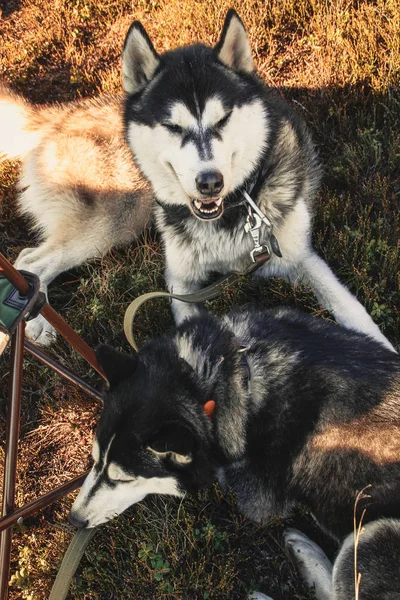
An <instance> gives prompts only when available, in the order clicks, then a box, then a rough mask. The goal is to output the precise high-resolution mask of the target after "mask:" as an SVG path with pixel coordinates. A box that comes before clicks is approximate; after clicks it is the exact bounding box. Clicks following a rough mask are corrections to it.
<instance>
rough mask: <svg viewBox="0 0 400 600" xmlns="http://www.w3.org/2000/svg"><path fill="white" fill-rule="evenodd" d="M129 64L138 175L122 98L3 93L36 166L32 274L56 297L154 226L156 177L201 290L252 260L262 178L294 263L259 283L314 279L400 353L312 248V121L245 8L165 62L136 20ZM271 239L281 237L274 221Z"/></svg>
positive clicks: (174, 247) (1, 99) (267, 271)
mask: <svg viewBox="0 0 400 600" xmlns="http://www.w3.org/2000/svg"><path fill="white" fill-rule="evenodd" d="M122 63H123V65H122V75H123V85H124V89H125V94H126V95H125V99H124V101H123V105H124V115H125V116H124V120H125V134H126V139H127V141H128V144H129V146H130V148H131V150H132V152H133V155H134V157H135V160H136V164H137V167H136V166H135V164H134V162H133V161H132V158H131V156H130V155H129V151H128V149H127V148H126V146H125V144H124V140H123V125H122V120H121V102H122V101H121V99H120V98H113V97H103V98H101V99H99V100H87V101H83V102H78V103H72V104H69V105H66V106H57V107H53V108H51V107H44V108H42V107H33V106H31V105H29V104H27V103H26V102H25V101H24V100H23V99H22V98H20V97H19V96H16V95H14V94H12V93H11V92H10V91H9V90H7V89H6V88H2V89H1V91H0V131H1V134H0V135H1V141H0V153H1V152H3V153H5V154H8V155H9V156H13V157H16V156H18V157H21V158H23V161H24V162H23V171H22V177H21V182H20V187H21V190H22V191H21V195H20V201H19V202H20V207H21V208H22V210H23V211H24V212H25V213H27V214H29V215H30V216H32V217H33V220H34V224H35V226H36V227H37V229H38V230H39V231H41V232H42V234H43V242H42V244H41V245H40V246H39V248H35V249H33V248H29V249H26V250H24V251H23V253H21V255H20V257H19V259H18V261H17V266H18V268H25V269H27V270H31V271H33V272H35V273H37V274H38V275H39V276H40V277H41V279H42V283H43V288H44V289H46V288H47V285H48V284H49V283H50V281H51V280H52V279H53V278H54V277H55V276H56V275H57V274H58V273H60V272H61V271H63V270H65V269H68V268H70V267H72V266H74V265H78V264H81V263H82V262H83V261H85V260H87V259H89V258H90V257H92V256H97V255H99V254H103V253H104V252H106V251H107V250H108V249H109V248H111V247H112V246H115V245H119V244H124V243H129V241H130V240H131V239H132V238H133V237H134V236H135V234H136V232H138V231H140V230H141V229H142V227H143V226H144V224H145V222H146V221H147V219H148V217H149V212H150V205H151V194H150V192H149V188H148V184H146V183H145V179H146V180H147V181H148V182H149V183H150V184H151V186H152V188H153V190H154V192H155V195H156V197H157V201H158V207H157V210H156V220H157V224H158V228H159V230H160V232H161V235H162V239H163V243H164V247H165V256H166V279H167V284H168V287H169V289H170V290H172V289H173V291H174V292H176V293H180V294H184V293H189V292H193V291H194V290H195V289H197V288H199V287H200V286H202V285H203V284H204V283H205V282H206V280H207V278H208V276H209V275H210V273H211V272H212V271H218V272H220V273H226V272H227V271H230V270H241V269H243V268H245V267H247V266H248V265H249V262H250V251H251V250H252V248H253V243H252V238H251V236H250V234H249V233H246V232H245V231H244V226H245V223H246V217H247V210H246V207H245V205H244V200H243V191H245V190H250V188H251V182H253V183H255V187H254V189H253V190H252V191H251V194H252V197H253V199H254V200H255V202H256V203H257V204H258V206H259V207H260V209H261V210H262V211H263V212H264V213H265V214H266V215H267V217H268V219H269V220H270V222H271V223H272V225H273V228H274V234H275V235H276V237H277V239H278V242H279V244H280V248H281V251H282V255H283V256H282V258H278V257H277V256H275V255H273V256H272V257H271V259H270V260H269V262H268V263H266V264H265V265H264V267H263V268H262V269H260V270H259V271H258V275H259V276H261V277H269V276H280V277H285V278H288V279H290V280H291V281H292V282H298V281H304V282H305V283H308V284H310V285H311V287H312V288H313V290H314V292H315V294H316V296H317V298H318V299H319V301H320V302H321V303H322V304H323V306H324V307H325V308H327V309H329V310H331V311H332V312H333V314H334V316H335V318H336V320H337V321H338V322H339V323H341V324H343V325H345V326H346V327H349V328H351V329H354V330H357V331H361V332H364V333H366V334H368V335H370V336H371V337H373V338H375V339H377V340H378V341H380V342H381V343H382V344H383V345H385V346H387V347H388V348H391V349H392V350H393V347H392V346H391V344H390V342H389V341H388V340H387V339H386V338H385V337H384V336H383V335H382V333H381V332H380V330H379V328H378V327H377V325H376V324H375V323H374V322H373V321H372V319H371V318H370V316H369V315H368V314H367V312H366V311H365V309H364V308H363V307H362V306H361V305H360V303H359V302H358V301H357V299H356V298H355V297H354V296H353V295H352V294H351V293H350V292H349V291H348V290H347V289H346V288H345V287H344V286H343V285H342V284H341V283H340V282H339V281H338V280H337V279H336V277H335V276H334V275H333V273H332V272H331V270H330V269H329V267H328V266H327V265H326V263H325V262H324V261H323V260H322V259H321V258H320V257H319V256H317V254H316V253H315V251H314V250H313V248H312V246H311V219H312V211H313V209H312V206H313V202H314V197H315V193H316V190H317V187H318V183H319V178H320V169H319V165H318V161H317V158H316V154H315V150H314V146H313V144H312V141H311V139H310V136H309V133H308V131H307V129H306V127H305V125H304V123H303V122H302V120H301V119H300V118H299V117H298V116H297V115H296V114H295V113H294V112H293V110H292V109H291V107H290V106H289V105H288V104H287V103H286V102H285V101H284V100H283V99H282V98H281V97H280V96H279V95H278V94H277V92H276V91H274V90H272V89H270V88H267V87H266V86H265V85H264V84H263V83H262V82H261V80H260V79H259V77H258V76H257V74H256V72H255V67H254V63H253V60H252V57H251V49H250V45H249V42H248V39H247V35H246V31H245V28H244V26H243V24H242V22H241V20H240V19H239V17H238V15H237V14H236V13H235V11H233V10H230V11H229V12H228V14H227V17H226V20H225V24H224V27H223V30H222V33H221V37H220V40H219V42H218V43H217V45H216V46H215V48H210V47H207V46H205V45H202V44H197V45H194V46H188V47H184V48H180V49H176V50H172V51H170V52H166V53H165V54H162V55H159V54H158V53H157V51H156V50H155V48H154V46H153V44H152V42H151V40H150V39H149V37H148V35H147V33H146V31H145V30H144V28H143V26H142V25H141V24H140V23H138V22H134V23H133V24H132V26H131V28H130V29H129V32H128V34H127V37H126V40H125V44H124V50H123V56H122ZM5 131H7V134H4V132H5ZM138 168H139V169H140V171H141V173H142V175H143V176H144V178H142V177H140V175H139V171H138ZM260 232H261V242H267V241H268V229H267V228H266V226H265V225H263V226H262V228H261V230H260ZM173 310H174V313H175V317H176V320H177V322H181V321H182V320H183V319H184V318H185V317H186V316H189V315H191V314H193V312H194V311H195V310H196V309H195V308H194V307H190V306H189V305H184V304H182V303H178V302H173ZM27 332H28V334H29V335H30V336H31V337H32V338H33V339H35V340H36V342H37V343H41V344H46V343H48V342H49V341H50V340H51V338H50V336H49V334H50V333H51V330H50V329H49V326H48V324H46V322H45V321H44V320H43V319H42V320H41V319H40V317H39V319H37V320H34V321H31V322H30V323H28V328H27Z"/></svg>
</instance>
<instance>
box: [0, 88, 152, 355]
mask: <svg viewBox="0 0 400 600" xmlns="http://www.w3.org/2000/svg"><path fill="white" fill-rule="evenodd" d="M0 132H1V133H0V156H1V155H2V154H3V155H6V156H8V157H10V158H20V159H22V160H23V165H22V174H21V177H20V180H19V190H20V192H19V197H18V202H19V208H20V210H21V211H22V213H24V214H27V215H29V216H30V217H31V220H32V223H33V226H34V228H35V229H36V230H37V231H38V233H39V234H40V236H41V238H42V242H41V244H40V245H39V246H38V247H37V248H25V249H24V250H23V251H22V252H21V254H20V255H19V257H18V260H17V263H16V266H17V267H18V268H19V269H26V270H27V271H32V272H34V273H36V274H37V275H39V277H40V279H41V285H42V290H43V291H45V292H47V286H48V284H49V283H50V282H51V281H52V280H53V279H54V278H55V277H56V276H57V275H58V274H59V273H61V272H63V271H65V270H67V269H70V268H72V267H74V266H77V265H80V264H82V263H83V262H84V261H85V260H88V259H90V258H93V257H96V256H101V255H103V254H105V253H106V252H108V251H109V250H110V249H111V248H112V247H113V246H121V245H125V244H128V243H129V242H131V241H132V240H133V239H134V238H135V237H136V236H137V234H138V233H139V232H140V231H141V230H142V229H143V228H144V227H145V225H146V223H147V222H148V221H149V219H150V214H151V208H152V202H153V195H152V193H151V190H150V188H149V186H148V185H147V183H146V182H145V181H144V179H143V178H142V177H141V175H140V173H139V171H138V169H137V167H136V165H135V163H134V161H133V159H132V155H131V153H130V151H129V149H128V148H127V146H126V144H125V141H124V136H123V119H122V97H113V96H104V97H103V98H100V99H94V100H91V99H90V100H83V101H79V102H72V103H69V104H61V105H57V106H32V105H30V104H28V103H27V102H25V100H24V99H23V98H21V97H20V96H18V95H17V94H14V93H13V92H12V91H11V90H10V89H8V88H7V87H5V86H0ZM27 333H28V335H29V337H31V338H32V339H33V340H34V341H36V342H37V343H39V344H42V345H46V344H48V343H50V342H51V339H52V336H53V335H54V330H53V328H52V327H51V325H50V324H49V323H47V321H46V320H45V319H44V318H43V317H41V316H39V317H38V318H37V319H34V320H33V321H30V322H29V323H27Z"/></svg>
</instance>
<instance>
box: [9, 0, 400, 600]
mask: <svg viewBox="0 0 400 600" xmlns="http://www.w3.org/2000/svg"><path fill="white" fill-rule="evenodd" d="M2 6H3V7H4V8H3V9H2V11H3V12H2V13H1V20H0V35H1V39H2V42H1V54H0V74H1V77H2V78H3V79H5V80H6V81H8V82H9V83H11V84H12V85H13V86H14V87H15V89H17V90H18V91H20V92H21V93H23V94H24V95H25V96H26V97H27V98H29V99H30V100H32V101H36V102H50V101H67V100H71V99H74V98H79V97H86V96H95V95H98V94H100V93H102V92H115V91H117V90H119V89H120V52H121V46H122V43H123V39H124V35H125V33H126V31H127V28H128V26H129V24H130V22H131V21H132V20H133V19H134V18H137V19H140V20H141V21H142V22H143V24H144V26H145V27H146V29H147V31H148V32H149V34H150V36H151V38H152V39H153V41H154V43H155V46H156V48H157V49H158V50H159V51H162V50H165V49H168V48H171V47H173V46H175V45H181V44H185V43H190V42H193V41H196V40H201V41H203V42H206V43H211V44H213V43H215V42H216V41H217V39H218V36H219V33H220V30H221V26H222V22H223V19H224V15H225V12H226V10H227V8H228V7H229V3H228V2H226V1H220V2H218V3H217V2H215V0H212V1H211V0H203V2H190V1H188V0H180V1H179V2H178V1H177V0H170V1H168V2H167V0H137V1H136V2H133V1H128V0H120V1H119V2H114V1H112V0H68V1H65V0H53V1H51V2H50V0H11V1H8V2H6V3H5V5H4V3H3V4H2ZM235 8H236V9H237V10H238V12H239V14H240V15H241V17H242V18H243V20H244V22H245V24H246V26H247V28H248V31H249V36H250V40H251V44H252V48H253V50H254V56H255V59H256V62H257V65H258V67H259V70H260V74H261V75H262V77H263V79H264V80H265V81H266V83H267V84H269V85H273V86H277V87H278V88H279V89H280V90H281V92H282V94H283V95H284V96H286V97H287V98H289V99H290V100H291V101H292V103H293V104H294V106H295V107H296V109H297V110H298V112H299V113H301V114H302V115H303V117H304V118H305V120H306V121H307V123H308V125H309V127H310V129H311V131H312V133H313V136H314V139H315V140H316V143H317V145H318V147H319V150H320V156H321V160H322V162H323V165H324V178H323V184H322V188H321V191H320V193H319V196H318V201H317V206H316V213H315V221H314V244H315V246H316V248H317V251H318V253H319V254H320V255H321V256H323V257H324V258H325V259H326V260H327V262H328V263H329V264H330V265H331V266H332V268H333V269H334V271H335V272H336V273H337V275H338V276H339V277H340V278H341V280H342V281H343V282H345V283H346V284H347V285H348V286H349V287H350V289H351V290H352V291H353V292H354V293H356V294H357V296H358V298H359V299H360V301H361V302H362V303H364V304H365V306H366V307H367V309H368V310H369V312H370V313H371V314H372V315H373V317H374V319H375V320H376V321H377V322H378V323H379V325H380V326H381V328H382V329H383V330H384V332H385V333H386V334H387V336H388V337H389V338H390V339H391V341H392V342H393V343H394V344H395V345H397V346H399V343H400V328H399V324H400V292H399V286H400V281H399V272H400V268H399V267H400V258H399V223H400V221H399V193H400V133H399V132H400V123H399V121H400V92H399V83H400V0H376V1H375V2H367V1H364V2H363V1H357V0H346V1H344V0H343V1H342V0H336V1H334V2H325V1H322V0H280V1H278V0H275V1H273V0H270V1H268V2H255V1H251V0H247V1H246V0H238V1H237V2H236V4H235ZM0 134H1V133H0ZM18 173H19V167H18V164H17V163H11V162H3V163H2V164H0V250H1V251H2V252H4V253H5V254H6V255H7V256H8V257H9V258H10V259H15V258H16V256H17V255H18V252H19V251H20V250H21V249H22V248H23V247H24V246H26V245H28V244H29V245H32V242H35V240H34V239H32V237H31V234H30V233H29V228H28V223H26V222H25V221H24V220H23V219H22V218H20V217H19V216H18V214H17V212H16V188H15V186H16V182H17V179H18ZM162 269H163V260H162V253H161V247H160V243H159V240H158V238H157V236H156V235H155V233H154V232H152V231H150V232H146V233H145V234H144V235H143V237H142V240H141V241H140V243H138V244H137V245H132V246H131V247H129V248H126V249H124V250H121V251H112V252H111V253H110V254H109V255H108V256H106V257H105V258H103V259H101V260H97V261H93V262H92V263H91V264H89V265H85V266H83V267H81V268H79V269H76V270H74V271H72V272H69V273H66V274H64V275H62V276H60V277H59V278H58V279H57V281H56V282H55V283H54V284H53V286H52V287H51V290H50V298H51V301H52V304H53V306H54V307H55V308H56V309H57V310H59V311H60V312H61V314H62V315H63V316H64V317H65V318H66V319H67V320H68V322H69V323H70V324H71V325H72V326H73V327H74V328H75V329H76V330H77V331H78V332H79V333H81V335H82V336H83V337H84V338H85V339H86V340H87V341H88V343H89V344H91V345H92V346H94V345H96V344H97V343H98V342H100V341H102V342H109V343H112V344H113V345H114V346H119V347H121V348H122V349H128V347H127V343H126V342H125V341H124V338H123V335H122V318H123V313H124V309H125V308H126V305H127V304H128V302H129V301H130V300H131V299H132V298H133V297H135V296H137V295H138V294H140V293H143V292H145V291H151V290H156V289H162V287H163V285H164V282H163V275H162ZM252 299H257V300H258V301H259V302H261V303H262V304H263V305H264V306H275V305H278V304H281V303H284V304H287V305H294V306H299V307H301V308H303V309H305V310H307V311H309V312H313V313H315V314H318V315H320V314H322V311H321V309H320V307H319V306H318V304H317V302H316V300H315V298H314V296H313V295H312V294H311V293H310V291H309V290H308V289H307V288H303V287H301V288H298V289H294V288H292V287H290V286H288V285H287V284H286V283H284V282H282V281H279V280H271V281H269V282H267V283H261V282H250V281H248V280H243V281H241V282H240V283H239V284H238V285H237V286H235V287H233V288H229V289H228V290H226V293H225V295H224V297H223V298H222V299H219V300H217V301H214V302H213V303H211V304H210V309H211V310H213V311H214V312H216V313H223V312H225V311H226V310H227V309H228V308H229V307H230V306H232V305H234V304H241V303H243V302H245V301H248V300H252ZM322 316H325V317H326V316H327V315H326V314H322ZM171 324H172V319H171V315H170V312H169V307H168V304H167V303H165V302H163V301H161V300H160V301H157V302H155V303H154V304H152V305H151V306H145V307H143V309H142V310H141V312H140V314H139V315H138V317H137V320H136V325H137V334H136V335H137V338H138V339H139V340H143V339H145V338H146V337H149V336H153V335H156V334H160V333H162V332H163V331H165V330H166V329H167V328H168V327H169V326H170V325H171ZM54 353H55V354H56V355H57V356H58V357H59V358H60V360H61V361H62V362H65V363H66V364H68V365H69V366H70V367H71V368H73V369H74V370H76V371H77V372H79V373H80V374H81V375H82V376H84V377H86V378H87V380H88V381H90V382H91V383H93V384H95V385H99V384H100V382H99V380H98V378H97V376H96V375H95V374H94V373H93V372H92V371H90V370H89V369H88V367H87V365H86V363H85V362H84V361H83V360H82V359H80V357H78V356H76V355H75V354H74V353H73V352H71V350H70V349H69V347H68V346H67V344H65V343H64V342H63V341H61V340H58V341H57V343H56V345H55V347H54ZM7 358H8V355H7V354H6V356H5V357H2V359H0V360H1V361H2V362H1V363H0V398H5V397H6V389H7V379H8V364H7V363H8V361H7ZM23 392H24V401H23V410H22V422H21V443H20V459H19V467H20V469H19V480H18V495H17V502H18V504H22V503H23V502H26V501H28V500H31V499H32V498H34V497H35V495H36V494H37V493H39V492H43V491H45V490H47V489H49V488H50V487H52V486H54V485H55V484H57V483H61V482H62V481H65V480H66V479H67V478H68V477H72V476H73V475H76V474H78V473H80V472H81V471H82V470H83V469H84V468H86V467H87V466H88V464H89V461H88V453H89V448H90V438H91V432H92V430H93V428H94V426H95V423H96V420H97V417H98V414H99V406H97V405H94V404H93V402H92V401H90V400H89V399H88V398H87V397H85V396H84V395H83V394H81V393H80V392H78V391H76V390H75V389H74V388H72V387H71V386H70V385H68V384H67V383H65V382H64V381H61V380H60V379H59V378H58V377H57V376H56V375H54V374H52V373H49V372H48V371H47V370H46V369H45V368H44V367H38V366H37V363H36V362H35V361H34V359H31V358H27V360H26V364H25V372H24V384H23ZM4 425H5V403H4V400H0V432H1V433H0V435H1V436H2V438H4ZM2 452H3V449H2V448H1V449H0V459H1V457H2V456H1V453H2ZM71 502H72V498H71V497H70V498H66V499H64V500H62V501H61V502H59V503H56V504H55V505H53V506H52V507H49V508H48V509H46V510H45V511H43V512H42V513H40V514H39V515H37V516H35V517H33V518H30V519H28V520H27V521H26V523H25V524H24V525H22V526H18V527H17V529H16V533H15V535H14V541H13V560H12V585H11V589H10V598H11V599H13V600H16V599H21V598H22V599H25V600H28V599H35V600H42V599H45V598H48V595H49V590H50V588H51V584H52V581H53V579H54V576H55V573H56V569H57V564H58V562H59V560H60V559H61V556H62V554H63V553H64V552H65V550H66V547H67V545H68V543H69V541H70V539H71V535H72V534H71V529H70V528H69V527H68V526H67V525H66V514H67V511H68V509H69V507H70V505H71ZM292 523H294V524H295V525H296V526H298V527H299V528H301V529H303V530H306V531H307V528H308V530H310V529H311V528H312V525H311V524H310V523H309V521H308V518H307V516H306V515H305V514H303V513H302V512H300V513H298V514H297V515H296V516H295V517H293V521H292ZM284 525H285V523H283V522H282V521H280V520H279V519H277V520H274V521H273V522H271V523H270V524H268V525H266V526H264V527H261V526H258V525H255V524H253V523H251V522H249V521H247V520H245V519H244V518H243V517H241V516H240V515H239V514H238V512H237V511H236V507H235V499H234V498H233V497H230V496H224V495H222V493H221V491H220V490H219V488H218V487H217V486H214V487H212V488H211V489H210V490H207V491H205V492H202V493H201V494H199V495H198V497H187V498H185V499H184V500H183V501H179V500H174V499H163V498H150V499H148V500H146V501H145V502H143V503H142V504H140V505H138V506H136V507H133V508H132V509H131V510H129V511H128V512H127V513H126V514H124V515H122V516H121V517H119V518H118V519H117V520H116V521H114V522H112V523H110V524H108V525H107V526H104V527H102V528H101V529H100V531H99V532H98V533H97V537H96V538H95V541H94V542H92V544H91V546H90V547H89V550H88V553H87V556H86V558H85V559H84V561H83V563H82V566H81V568H80V570H79V573H78V576H77V578H76V581H75V583H74V586H73V589H72V591H71V595H70V597H71V598H75V599H79V600H83V599H88V598H90V599H99V600H105V599H116V600H117V599H118V600H121V599H125V598H133V599H135V600H139V599H140V600H147V599H154V598H167V599H171V600H172V599H183V598H186V599H190V600H192V599H193V600H194V599H203V600H204V599H207V598H210V599H217V600H218V599H220V598H221V599H222V598H232V599H233V600H238V599H241V598H245V597H246V594H247V593H248V591H249V590H250V589H253V588H256V589H260V590H262V591H264V592H265V593H267V594H269V595H271V596H272V597H273V598H274V600H282V599H285V600H293V599H300V600H301V599H302V600H305V599H306V598H307V597H310V596H309V594H308V593H307V592H306V591H305V590H304V588H303V587H302V585H301V583H300V581H299V579H298V577H297V575H296V573H295V571H294V568H293V566H292V564H291V563H290V561H289V559H288V558H287V557H286V556H285V554H284V552H283V550H282V545H281V539H282V538H281V534H282V530H283V527H284ZM313 537H314V539H315V537H316V534H315V533H313Z"/></svg>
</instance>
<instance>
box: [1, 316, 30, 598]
mask: <svg viewBox="0 0 400 600" xmlns="http://www.w3.org/2000/svg"><path fill="white" fill-rule="evenodd" d="M24 337H25V322H24V321H21V322H20V323H19V325H18V327H17V330H16V332H15V334H14V335H13V337H12V342H11V373H10V380H9V392H8V411H7V425H6V446H5V453H4V454H5V456H4V483H3V503H2V515H3V517H4V516H7V515H8V514H10V513H11V512H12V511H13V510H14V502H15V480H16V473H17V453H18V438H19V425H20V411H21V388H22V361H23V357H24ZM10 554H11V529H9V530H7V531H5V532H3V533H2V534H1V537H0V600H5V599H6V597H7V589H8V579H9V571H10V558H11V556H10Z"/></svg>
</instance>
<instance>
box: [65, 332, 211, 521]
mask: <svg viewBox="0 0 400 600" xmlns="http://www.w3.org/2000/svg"><path fill="white" fill-rule="evenodd" d="M97 355H98V359H99V362H100V364H101V366H102V368H103V370H104V373H105V375H106V377H107V379H108V382H109V389H108V391H107V392H106V393H105V395H104V407H103V411H102V414H101V417H100V421H99V424H98V428H97V432H96V435H95V439H94V442H93V450H92V456H93V461H94V464H93V467H92V470H91V472H90V473H89V475H88V476H87V478H86V480H85V482H84V484H83V486H82V488H81V491H80V493H79V495H78V497H77V499H76V500H75V502H74V504H73V507H72V510H71V513H70V520H71V522H72V523H73V524H74V525H77V526H80V527H95V526H96V525H99V524H100V523H104V522H105V521H108V520H110V519H111V518H113V517H114V516H116V515H118V514H120V513H121V512H123V511H124V510H125V509H126V508H128V507H129V506H131V505H132V504H135V503H136V502H139V501H140V500H142V499H143V498H144V497H145V496H147V494H170V495H174V496H181V495H183V494H184V493H185V492H186V491H194V490H197V489H199V488H201V487H204V486H205V485H207V484H208V483H210V482H211V481H212V480H213V479H214V467H213V464H212V459H211V458H210V457H211V455H212V452H211V447H212V441H211V435H210V429H211V425H210V422H209V418H208V417H207V416H206V415H205V414H204V411H203V405H204V403H205V399H204V397H203V395H202V392H201V386H200V385H199V384H198V382H197V380H196V374H195V373H194V371H193V369H192V368H191V367H190V366H189V364H188V363H187V362H186V361H184V360H183V359H182V358H179V356H178V353H177V351H176V348H175V347H174V346H173V344H172V343H171V342H169V343H168V341H167V340H164V341H161V340H160V341H158V342H152V343H150V344H147V345H145V346H144V347H143V348H142V349H141V351H140V354H137V355H134V356H128V355H125V354H122V353H120V352H118V351H116V350H113V349H112V348H110V347H109V346H101V347H100V348H99V349H98V351H97Z"/></svg>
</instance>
